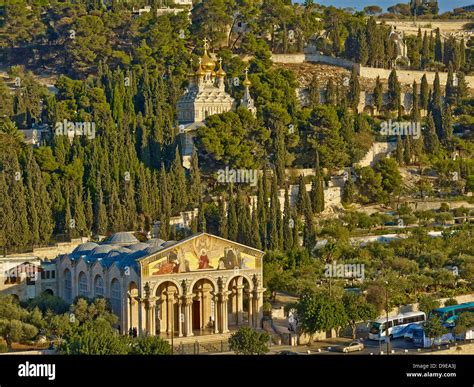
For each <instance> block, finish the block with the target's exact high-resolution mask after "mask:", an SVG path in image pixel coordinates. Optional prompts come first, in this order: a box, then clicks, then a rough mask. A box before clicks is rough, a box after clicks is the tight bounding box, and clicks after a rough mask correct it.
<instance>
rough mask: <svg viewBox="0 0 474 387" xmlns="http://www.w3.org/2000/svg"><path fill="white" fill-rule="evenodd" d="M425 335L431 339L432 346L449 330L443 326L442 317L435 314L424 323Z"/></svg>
mask: <svg viewBox="0 0 474 387" xmlns="http://www.w3.org/2000/svg"><path fill="white" fill-rule="evenodd" d="M423 329H424V331H425V335H426V336H427V337H428V338H430V339H431V346H432V347H434V345H435V339H437V338H438V337H441V336H442V335H444V334H445V333H447V332H448V329H447V328H445V327H444V326H443V323H442V321H441V319H440V318H439V317H438V316H436V315H433V316H431V317H430V318H429V319H428V320H427V321H426V322H424V323H423Z"/></svg>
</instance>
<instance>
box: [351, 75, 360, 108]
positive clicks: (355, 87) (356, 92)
mask: <svg viewBox="0 0 474 387" xmlns="http://www.w3.org/2000/svg"><path fill="white" fill-rule="evenodd" d="M359 100H360V83H359V76H358V75H357V71H356V69H355V67H354V68H353V69H352V74H351V79H350V81H349V102H350V106H351V107H352V109H353V110H354V111H357V106H358V105H359Z"/></svg>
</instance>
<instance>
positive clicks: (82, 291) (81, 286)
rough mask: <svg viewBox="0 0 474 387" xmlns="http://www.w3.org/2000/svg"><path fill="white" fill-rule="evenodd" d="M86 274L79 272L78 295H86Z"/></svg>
mask: <svg viewBox="0 0 474 387" xmlns="http://www.w3.org/2000/svg"><path fill="white" fill-rule="evenodd" d="M87 293H88V290H87V276H86V275H85V274H84V272H83V271H81V272H80V273H79V296H83V297H87Z"/></svg>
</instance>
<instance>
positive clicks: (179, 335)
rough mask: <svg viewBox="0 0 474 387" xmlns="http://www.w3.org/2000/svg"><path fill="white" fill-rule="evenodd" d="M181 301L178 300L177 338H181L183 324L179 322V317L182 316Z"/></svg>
mask: <svg viewBox="0 0 474 387" xmlns="http://www.w3.org/2000/svg"><path fill="white" fill-rule="evenodd" d="M182 304H183V301H182V300H181V299H178V337H183V322H182V321H181V315H182V314H183V305H182Z"/></svg>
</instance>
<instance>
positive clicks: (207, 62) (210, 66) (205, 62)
mask: <svg viewBox="0 0 474 387" xmlns="http://www.w3.org/2000/svg"><path fill="white" fill-rule="evenodd" d="M208 47H209V45H208V44H207V39H204V55H203V56H202V58H201V66H202V69H203V70H204V71H214V69H215V68H216V62H214V61H213V60H212V58H211V57H210V56H209V54H208V52H207V49H208Z"/></svg>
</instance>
